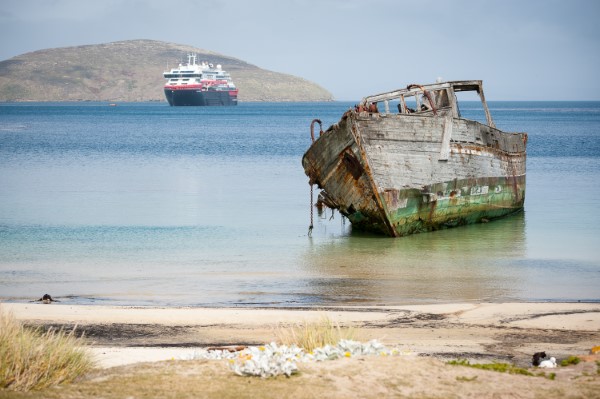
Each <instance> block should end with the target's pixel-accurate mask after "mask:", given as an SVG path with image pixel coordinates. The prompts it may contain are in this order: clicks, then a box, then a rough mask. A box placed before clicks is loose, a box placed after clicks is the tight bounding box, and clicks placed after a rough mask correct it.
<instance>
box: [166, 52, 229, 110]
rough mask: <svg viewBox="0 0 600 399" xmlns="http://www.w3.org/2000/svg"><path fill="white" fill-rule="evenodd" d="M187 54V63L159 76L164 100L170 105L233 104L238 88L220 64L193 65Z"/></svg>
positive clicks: (194, 57)
mask: <svg viewBox="0 0 600 399" xmlns="http://www.w3.org/2000/svg"><path fill="white" fill-rule="evenodd" d="M196 57H197V56H196V54H188V62H187V64H185V65H184V64H179V66H178V67H177V68H173V69H171V70H170V71H166V72H164V73H163V76H164V78H165V79H167V82H166V83H165V87H164V90H165V97H166V98H167V101H168V102H169V105H171V106H185V105H189V106H211V105H237V95H238V89H237V88H236V87H235V84H234V83H233V80H232V79H231V75H229V73H228V72H226V71H224V70H223V69H222V67H221V65H216V66H215V65H213V64H209V63H207V62H202V63H201V64H197V63H196Z"/></svg>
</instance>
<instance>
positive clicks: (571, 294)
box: [0, 102, 600, 306]
mask: <svg viewBox="0 0 600 399" xmlns="http://www.w3.org/2000/svg"><path fill="white" fill-rule="evenodd" d="M352 105H353V104H352V103H340V102H336V103H308V104H305V103H302V104H277V103H242V104H240V105H239V106H238V107H223V108H220V107H209V108H203V107H199V108H188V107H169V106H167V105H166V104H164V103H147V104H146V103H144V104H119V105H118V106H117V107H109V106H108V105H107V104H104V103H102V104H100V103H77V104H64V103H56V104H47V103H45V104H40V103H34V104H0V299H3V300H11V301H26V300H30V299H37V298H39V297H40V296H41V295H42V294H44V293H49V294H51V295H53V296H55V297H59V298H60V299H61V300H62V301H63V302H68V303H95V304H127V305H166V306H180V305H186V306H200V305H204V306H232V305H235V306H245V305H254V306H256V305H259V306H321V305H328V304H336V305H339V304H351V305H369V304H407V303H436V302H455V301H469V302H478V301H495V302H498V301H546V300H550V301H563V300H566V301H576V300H586V301H599V300H600V162H599V161H600V102H566V103H564V102H561V103H558V102H556V103H554V102H491V103H490V106H491V112H492V116H493V117H494V119H495V122H496V124H497V125H498V127H499V128H501V129H504V130H509V131H511V130H514V131H526V132H528V133H529V143H528V164H527V168H528V169H527V197H526V204H525V212H524V213H522V214H519V215H516V216H513V217H510V218H507V219H504V220H501V221H496V222H493V223H488V224H483V225H475V226H468V227H461V228H456V229H450V230H445V231H439V232H435V233H428V234H420V235H415V236H410V237H405V238H400V239H391V238H387V237H380V236H373V235H366V234H360V233H357V232H352V228H351V225H350V223H349V222H348V221H345V220H344V219H343V218H342V217H341V216H340V215H339V214H337V213H336V214H334V215H333V218H331V216H332V213H331V211H328V212H327V213H326V214H324V215H316V214H315V228H314V230H313V234H312V237H308V236H307V231H308V225H309V223H310V219H309V218H310V204H309V200H310V192H309V186H308V183H307V182H308V179H307V177H306V176H305V175H304V172H303V169H302V166H301V157H302V154H303V153H304V151H305V150H306V148H307V147H308V145H309V143H310V131H309V124H310V121H311V120H312V119H313V118H320V119H322V120H323V123H324V127H327V126H329V125H330V124H332V123H335V122H337V120H338V119H339V117H340V116H341V114H342V113H343V112H344V111H345V110H346V109H348V108H349V107H350V106H352ZM461 111H462V112H463V115H465V116H467V117H476V116H477V115H476V114H477V112H478V111H477V110H476V109H475V108H473V107H471V106H470V105H468V104H467V105H466V106H464V105H463V107H462V108H461Z"/></svg>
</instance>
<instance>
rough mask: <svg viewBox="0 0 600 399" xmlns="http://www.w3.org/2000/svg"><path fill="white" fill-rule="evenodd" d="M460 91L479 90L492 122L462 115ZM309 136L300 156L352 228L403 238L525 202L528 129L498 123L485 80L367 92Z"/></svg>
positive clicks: (499, 212) (314, 181) (324, 198)
mask: <svg viewBox="0 0 600 399" xmlns="http://www.w3.org/2000/svg"><path fill="white" fill-rule="evenodd" d="M464 91H475V92H477V93H478V94H479V97H480V99H481V103H482V106H483V112H484V113H485V119H486V121H487V122H486V124H482V123H480V122H477V121H474V120H469V119H464V118H462V117H461V115H460V111H459V108H458V103H457V100H456V95H455V93H457V92H464ZM382 103H383V108H384V109H383V110H378V109H377V108H378V104H379V107H380V108H381V104H382ZM390 107H393V108H397V109H395V110H394V111H393V112H391V111H390ZM411 107H414V108H411ZM313 141H314V142H313V144H312V146H311V147H310V148H309V149H308V151H307V152H306V153H305V154H304V157H303V159H302V164H303V166H304V170H305V172H306V174H307V175H308V177H309V179H310V184H317V185H318V186H319V188H321V189H322V191H321V194H320V199H321V201H322V202H323V203H324V204H325V205H327V206H329V207H331V208H334V209H338V210H339V211H340V212H341V213H342V214H343V215H345V216H346V217H348V219H349V220H350V221H351V222H352V225H353V227H354V228H356V229H360V230H367V231H374V232H379V233H383V234H387V235H390V236H404V235H408V234H412V233H418V232H424V231H431V230H437V229H441V228H445V227H452V226H457V225H462V224H469V223H476V222H481V221H487V220H491V219H494V218H497V217H501V216H504V215H507V214H510V213H513V212H515V211H518V210H520V209H522V208H523V203H524V200H525V158H526V150H525V149H526V144H527V134H526V133H505V132H502V131H500V130H498V129H496V127H495V125H494V122H493V121H492V117H491V115H490V113H489V110H488V107H487V104H486V102H485V97H484V95H483V88H482V84H481V81H477V80H474V81H456V82H445V83H436V84H430V85H424V86H420V85H410V86H408V87H407V88H406V89H402V90H397V91H392V92H389V93H383V94H377V95H374V96H369V97H366V98H364V99H363V100H362V102H361V103H360V105H358V106H357V107H355V109H351V110H349V111H347V112H346V113H345V114H344V115H343V116H342V119H341V120H340V121H339V122H338V123H336V124H335V125H333V126H331V127H330V128H329V129H328V130H327V131H325V132H323V133H322V134H321V136H320V137H319V138H318V139H317V140H314V137H313Z"/></svg>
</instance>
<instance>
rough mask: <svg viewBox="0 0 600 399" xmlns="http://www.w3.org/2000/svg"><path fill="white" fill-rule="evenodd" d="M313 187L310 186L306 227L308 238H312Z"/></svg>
mask: <svg viewBox="0 0 600 399" xmlns="http://www.w3.org/2000/svg"><path fill="white" fill-rule="evenodd" d="M313 208H314V207H313V185H312V184H311V185H310V226H308V236H309V237H312V230H313Z"/></svg>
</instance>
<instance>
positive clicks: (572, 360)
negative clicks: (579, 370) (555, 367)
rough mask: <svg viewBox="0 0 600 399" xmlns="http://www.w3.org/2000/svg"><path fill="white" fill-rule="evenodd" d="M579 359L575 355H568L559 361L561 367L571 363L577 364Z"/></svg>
mask: <svg viewBox="0 0 600 399" xmlns="http://www.w3.org/2000/svg"><path fill="white" fill-rule="evenodd" d="M580 361H581V359H580V358H578V357H577V356H569V357H568V358H566V359H564V360H563V361H562V362H560V365H561V366H563V367H566V366H569V365H571V364H577V363H579V362H580Z"/></svg>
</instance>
